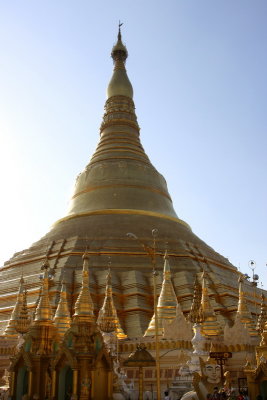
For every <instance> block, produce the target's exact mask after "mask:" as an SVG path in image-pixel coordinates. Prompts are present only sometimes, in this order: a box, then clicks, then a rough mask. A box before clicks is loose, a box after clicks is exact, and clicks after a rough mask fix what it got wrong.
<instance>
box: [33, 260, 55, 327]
mask: <svg viewBox="0 0 267 400" xmlns="http://www.w3.org/2000/svg"><path fill="white" fill-rule="evenodd" d="M41 269H42V270H44V274H43V279H42V288H41V294H40V300H39V302H38V305H37V308H36V312H35V317H34V322H35V323H36V322H38V321H39V322H41V321H52V310H51V305H50V300H49V276H48V269H49V262H48V259H47V258H46V260H45V261H44V263H43V265H42V267H41Z"/></svg>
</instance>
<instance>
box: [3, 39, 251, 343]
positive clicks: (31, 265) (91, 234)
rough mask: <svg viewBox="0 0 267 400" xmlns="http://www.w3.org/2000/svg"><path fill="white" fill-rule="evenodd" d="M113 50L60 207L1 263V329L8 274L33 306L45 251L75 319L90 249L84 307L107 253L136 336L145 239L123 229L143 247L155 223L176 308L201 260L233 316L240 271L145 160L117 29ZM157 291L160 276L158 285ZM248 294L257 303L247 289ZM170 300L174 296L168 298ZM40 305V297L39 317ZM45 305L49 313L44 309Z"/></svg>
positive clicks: (142, 324)
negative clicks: (82, 152) (179, 210)
mask: <svg viewBox="0 0 267 400" xmlns="http://www.w3.org/2000/svg"><path fill="white" fill-rule="evenodd" d="M96 51H97V50H96ZM111 56H112V59H113V62H114V71H113V74H112V77H111V80H110V82H109V85H108V88H107V100H106V103H105V111H104V115H103V119H102V122H101V125H100V140H99V143H98V146H97V148H96V150H95V152H94V154H93V155H92V157H91V160H90V161H89V162H88V164H87V165H86V166H85V168H84V170H83V171H82V172H81V173H80V174H79V175H78V177H77V179H76V182H75V188H74V192H73V195H72V197H71V200H70V206H69V210H68V212H67V214H66V215H63V218H61V219H60V220H58V221H57V222H55V224H54V225H53V227H52V228H51V230H50V231H49V232H48V233H47V234H46V235H45V236H44V237H42V238H41V239H39V240H37V241H36V242H35V243H33V244H32V245H31V246H30V247H29V248H28V249H24V250H22V251H20V252H18V253H15V254H14V256H13V257H12V258H11V259H10V260H8V261H7V262H5V264H4V265H3V267H2V268H1V270H0V283H1V286H0V287H1V289H0V295H1V296H0V327H2V330H4V329H5V328H6V326H7V324H11V323H9V320H10V318H11V319H12V318H13V317H14V316H13V317H11V313H12V310H13V308H14V305H15V303H16V299H15V297H14V292H15V290H16V289H15V288H16V279H17V276H18V275H21V271H22V269H23V271H24V274H25V278H26V279H27V285H26V289H27V290H28V289H30V290H28V304H29V305H30V307H31V308H34V305H35V304H36V300H37V298H38V291H39V279H38V276H39V266H40V262H41V261H42V260H43V259H44V258H45V257H47V259H48V260H49V264H50V270H51V274H52V276H53V279H51V280H50V281H49V285H50V289H51V290H50V303H51V309H52V311H53V313H54V312H55V311H56V308H57V300H58V298H59V297H60V290H61V282H62V276H65V279H66V285H67V287H68V288H69V290H70V292H69V296H70V297H69V298H70V300H71V301H70V308H71V309H70V311H71V314H72V313H73V311H74V314H75V316H76V317H79V318H81V315H82V307H84V306H85V304H84V303H83V296H85V297H86V296H87V294H86V293H85V292H86V290H87V289H84V292H83V294H82V295H80V299H79V301H78V303H76V305H75V309H74V310H73V305H74V304H75V300H76V293H77V291H78V288H79V287H80V285H81V282H82V279H83V274H84V273H83V272H81V271H82V266H81V264H80V259H81V256H82V254H84V252H85V251H86V249H87V248H88V252H87V254H88V256H90V279H91V282H92V283H91V288H90V293H91V299H92V303H91V301H90V305H87V306H88V309H87V311H86V312H89V314H90V317H89V314H88V315H87V317H88V318H89V319H90V318H93V308H94V309H99V308H100V307H101V305H102V304H100V299H102V298H103V297H104V295H105V287H103V286H101V285H99V282H100V281H102V279H103V278H102V277H103V271H104V270H105V266H106V265H105V264H106V262H105V260H106V257H107V256H112V260H113V261H112V276H113V277H114V281H115V282H116V284H115V285H114V284H113V293H116V296H117V295H118V296H119V297H120V302H119V304H118V307H117V310H116V311H117V315H118V318H119V320H120V323H121V327H122V329H123V331H124V332H125V334H127V336H128V337H140V336H142V335H143V334H144V333H145V331H146V330H147V328H148V325H149V322H150V321H151V318H152V317H153V283H152V277H151V264H150V260H149V256H148V254H147V251H146V250H145V248H143V247H142V245H141V244H140V243H139V242H138V241H133V240H131V238H129V237H127V233H128V232H132V231H134V232H135V234H136V236H137V237H138V238H139V239H140V242H144V243H146V244H147V245H148V246H151V234H150V233H151V230H152V229H157V230H158V232H159V234H158V237H157V238H156V254H155V259H156V270H157V272H158V270H161V269H162V266H161V264H160V263H159V260H160V259H161V258H162V257H163V255H164V252H165V243H166V241H168V246H169V249H168V253H169V256H170V257H171V259H172V279H173V283H174V285H175V292H176V293H182V296H181V307H182V310H183V312H185V313H188V312H189V311H190V307H191V303H192V296H193V286H194V277H195V274H196V273H197V272H199V270H200V268H201V266H202V264H203V262H204V263H205V264H208V265H209V268H210V271H211V272H212V274H210V276H211V279H212V284H213V288H214V290H216V310H218V312H220V311H223V312H224V314H227V313H228V317H229V319H233V316H234V312H235V310H234V309H233V304H237V300H236V293H237V283H236V282H237V277H238V271H237V269H236V268H235V267H234V266H233V265H232V264H231V263H230V262H229V261H228V259H226V258H225V257H223V256H221V255H220V254H218V253H216V252H215V251H214V250H213V249H212V248H211V247H210V246H208V245H207V244H206V243H205V242H203V241H202V240H201V239H200V238H198V237H197V236H196V235H195V234H194V233H193V232H192V230H191V228H190V226H189V225H188V224H187V223H186V222H184V221H183V220H181V219H180V218H179V216H178V215H177V214H176V212H175V210H174V208H173V204H172V199H171V196H170V194H169V192H168V189H167V184H166V181H165V179H164V177H163V176H162V175H161V174H160V173H159V172H158V171H157V170H156V169H155V167H154V166H153V165H152V164H151V162H150V160H149V158H148V156H147V154H146V152H145V151H144V149H143V147H142V144H141V141H140V128H139V124H138V122H137V116H136V113H135V104H134V101H133V87H132V85H131V82H130V80H129V78H128V75H127V72H126V68H125V64H126V60H127V57H128V51H127V49H126V46H125V44H124V43H123V41H122V37H121V33H120V31H119V34H118V39H117V42H116V43H115V45H114V46H113V48H112V52H111ZM155 118H160V112H156V117H155ZM144 134H145V133H144ZM157 140H159V141H160V140H162V145H163V144H164V135H163V136H162V138H160V137H159V138H158V139H157ZM65 272H67V273H66V274H65ZM222 277H223V279H221V278H222ZM160 290H161V285H160V283H159V282H158V284H157V294H159V292H160ZM256 290H257V289H256ZM84 293H85V294H84ZM87 297H88V296H87ZM171 301H172V300H171ZM247 301H248V302H249V303H250V304H254V303H255V299H254V298H253V296H250V297H248V299H247ZM174 303H175V299H173V306H172V307H174ZM42 312H43V311H42V309H41V308H40V307H39V305H38V308H37V314H38V317H37V318H40V314H42ZM46 312H48V313H49V315H50V310H48V309H47V310H46ZM171 315H172V314H171ZM87 317H86V318H87ZM8 329H9V328H7V331H8Z"/></svg>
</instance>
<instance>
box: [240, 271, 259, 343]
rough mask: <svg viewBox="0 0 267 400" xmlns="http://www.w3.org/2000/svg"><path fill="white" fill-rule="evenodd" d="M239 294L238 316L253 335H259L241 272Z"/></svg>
mask: <svg viewBox="0 0 267 400" xmlns="http://www.w3.org/2000/svg"><path fill="white" fill-rule="evenodd" d="M238 282H239V295H238V305H237V313H236V316H237V317H238V318H239V319H240V321H241V322H242V324H244V325H246V326H247V328H248V331H249V334H250V335H251V336H257V331H256V327H255V322H254V321H253V319H252V315H251V312H250V311H249V309H248V305H247V301H246V297H245V292H244V277H243V275H242V274H240V276H239V279H238Z"/></svg>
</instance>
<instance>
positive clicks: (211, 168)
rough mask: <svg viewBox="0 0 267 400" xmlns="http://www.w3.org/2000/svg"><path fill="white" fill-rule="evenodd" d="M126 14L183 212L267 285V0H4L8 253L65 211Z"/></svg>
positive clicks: (144, 126)
mask: <svg viewBox="0 0 267 400" xmlns="http://www.w3.org/2000/svg"><path fill="white" fill-rule="evenodd" d="M119 19H120V20H121V21H123V22H124V25H123V30H122V34H123V41H124V42H125V43H126V45H127V48H128V51H129V58H128V61H127V71H128V75H129V78H130V80H131V82H132V84H133V87H134V93H135V95H134V100H135V105H136V112H137V116H138V121H139V124H140V126H141V139H142V143H143V145H144V147H145V150H146V152H147V154H148V156H149V157H150V159H151V161H152V163H153V164H154V165H155V167H156V168H157V169H158V170H159V171H160V172H161V173H162V174H163V175H164V177H165V178H166V180H167V183H168V187H169V192H170V194H171V196H172V199H173V202H174V207H175V210H176V212H177V214H178V216H179V217H180V218H181V219H183V220H185V221H186V222H188V223H189V224H190V226H191V227H192V229H193V231H194V232H195V233H196V234H197V235H198V236H199V237H201V238H202V239H203V240H204V241H206V242H207V243H208V244H209V245H210V246H212V247H213V248H214V249H215V250H216V251H218V252H219V253H221V254H223V255H224V256H226V257H228V258H229V260H230V261H231V262H232V263H233V264H234V265H236V266H237V267H239V268H240V269H241V270H242V271H243V272H247V273H251V271H250V270H249V267H248V262H249V260H251V259H252V260H255V262H256V270H255V273H257V274H259V275H260V281H261V282H263V284H265V287H266V288H267V280H266V276H267V267H266V262H267V252H266V229H267V207H266V205H267V188H266V171H267V168H266V167H267V159H266V155H267V154H266V153H267V152H266V150H267V138H266V137H267V136H266V128H267V123H266V122H267V98H266V94H267V90H266V89H267V73H266V71H267V23H266V20H267V2H266V0H262V1H261V0H251V1H247V0H234V1H233V0H220V1H219V0H209V1H207V0H165V1H163V0H161V1H159V0H145V1H144V0H135V1H130V0H123V1H116V0H114V1H110V0H106V1H101V0H99V1H97V2H96V1H90V0H78V1H73V0H57V1H53V0H46V1H34V0H27V1H21V0H20V1H16V0H12V1H5V0H0V135H1V146H0V175H1V196H0V213H1V215H0V218H1V219H0V221H1V233H0V235H1V242H0V243H1V245H0V259H1V264H2V263H3V262H4V260H7V259H8V258H10V256H11V255H12V254H13V253H14V252H15V251H20V250H22V249H24V248H27V247H28V246H29V245H30V244H31V243H32V242H34V241H36V240H38V239H39V238H40V237H41V236H42V235H44V234H45V233H46V232H47V231H48V230H49V227H50V226H51V224H52V223H53V222H55V221H56V220H57V219H58V218H60V217H63V216H64V214H65V210H66V209H67V205H68V199H69V197H70V194H71V191H72V186H73V183H74V180H75V177H76V175H77V174H78V173H79V172H80V171H81V170H82V169H83V167H84V166H85V165H86V163H87V162H88V160H89V158H90V156H91V155H92V152H93V151H94V149H95V147H96V144H97V141H98V137H99V126H100V122H101V117H102V115H103V106H104V102H105V90H106V87H107V83H108V81H109V79H110V77H111V74H112V60H111V58H110V51H111V48H112V45H113V44H114V42H115V41H116V35H117V25H118V21H119ZM259 285H260V284H259Z"/></svg>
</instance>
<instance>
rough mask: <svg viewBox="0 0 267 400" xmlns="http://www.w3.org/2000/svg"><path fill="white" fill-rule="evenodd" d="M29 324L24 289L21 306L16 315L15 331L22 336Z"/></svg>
mask: <svg viewBox="0 0 267 400" xmlns="http://www.w3.org/2000/svg"><path fill="white" fill-rule="evenodd" d="M30 324H31V319H30V317H29V313H28V307H27V291H26V289H24V292H23V298H22V305H21V308H20V312H19V315H18V320H17V326H16V329H17V331H18V332H19V333H21V334H22V335H23V334H24V333H26V332H28V330H29V327H30Z"/></svg>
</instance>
